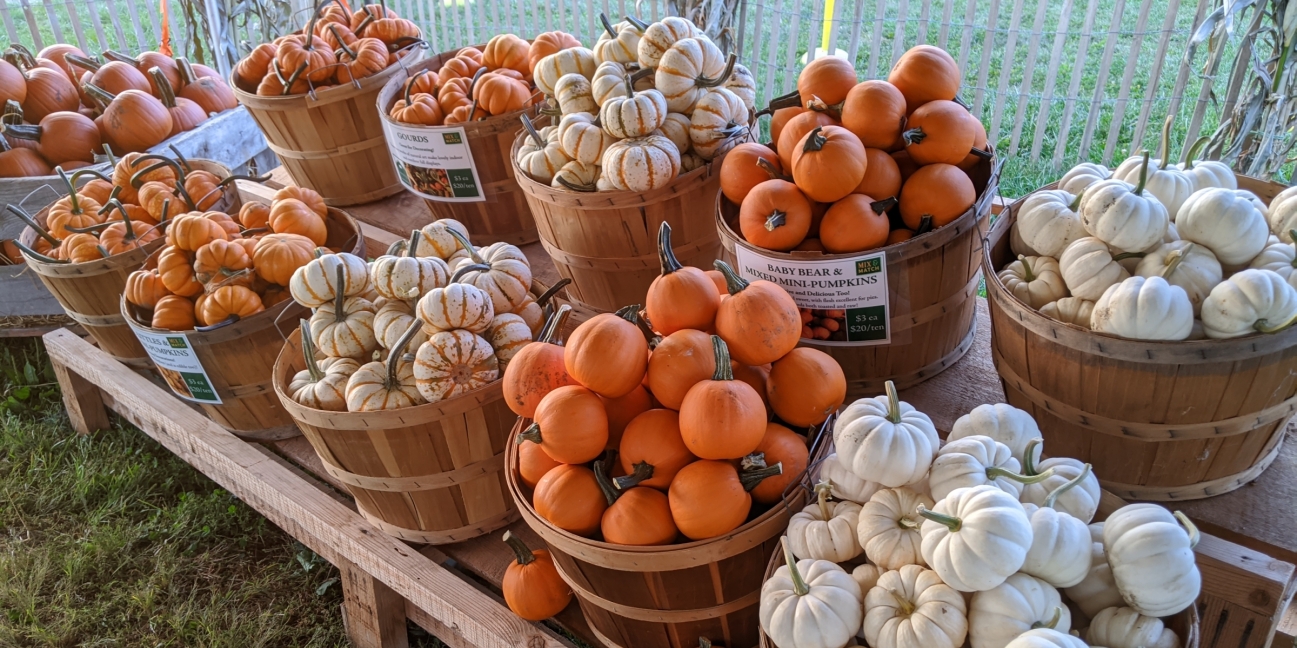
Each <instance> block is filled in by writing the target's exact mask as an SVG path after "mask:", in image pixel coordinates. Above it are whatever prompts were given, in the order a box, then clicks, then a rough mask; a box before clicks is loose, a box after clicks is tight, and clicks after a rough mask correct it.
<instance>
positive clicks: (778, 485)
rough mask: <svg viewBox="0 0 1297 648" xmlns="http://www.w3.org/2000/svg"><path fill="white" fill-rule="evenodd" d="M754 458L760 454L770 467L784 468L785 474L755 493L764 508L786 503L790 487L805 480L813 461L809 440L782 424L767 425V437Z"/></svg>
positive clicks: (777, 476) (774, 477)
mask: <svg viewBox="0 0 1297 648" xmlns="http://www.w3.org/2000/svg"><path fill="white" fill-rule="evenodd" d="M753 454H760V455H761V459H762V462H763V463H765V464H766V465H773V464H782V465H783V472H782V473H780V474H778V475H771V476H770V477H767V478H766V479H764V480H762V482H761V483H760V484H757V485H756V487H755V488H753V489H752V491H751V492H752V499H754V500H756V501H757V502H759V503H761V504H774V503H776V502H778V501H779V500H782V499H783V498H784V491H786V490H787V489H788V486H789V485H791V484H792V483H793V482H796V481H797V480H799V479H801V476H802V473H803V472H805V471H806V465H807V463H808V461H809V459H810V453H809V451H808V450H807V449H806V439H803V438H802V437H801V436H800V435H798V434H797V433H796V432H793V431H792V430H790V429H788V428H786V427H784V426H782V425H780V424H778V423H767V424H766V435H765V436H764V437H762V438H761V445H759V446H757V449H756V451H755V452H754V453H753ZM753 463H754V462H753Z"/></svg>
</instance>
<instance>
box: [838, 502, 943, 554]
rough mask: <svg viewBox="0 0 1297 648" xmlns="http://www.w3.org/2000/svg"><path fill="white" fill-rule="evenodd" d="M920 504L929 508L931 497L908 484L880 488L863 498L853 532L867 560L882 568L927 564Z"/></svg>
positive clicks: (931, 504) (931, 503)
mask: <svg viewBox="0 0 1297 648" xmlns="http://www.w3.org/2000/svg"><path fill="white" fill-rule="evenodd" d="M920 506H922V507H927V508H931V507H932V506H933V502H932V498H931V497H928V496H927V495H924V494H923V493H919V492H916V491H913V490H911V489H909V488H887V489H883V490H880V491H878V492H877V493H874V496H873V497H871V498H869V501H868V502H865V505H864V506H862V507H861V508H860V524H859V526H857V527H856V536H857V537H858V538H859V540H860V544H861V545H862V546H863V547H864V548H865V557H866V558H868V559H869V560H870V562H873V563H874V564H876V565H878V566H879V567H882V568H883V569H900V568H901V567H903V566H905V565H926V564H927V563H926V562H924V561H923V551H922V547H921V545H922V542H923V537H922V535H921V534H920V532H919V528H920V527H921V526H922V525H923V518H921V517H919V514H918V512H917V511H918V509H919V507H920Z"/></svg>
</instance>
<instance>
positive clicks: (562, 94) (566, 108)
mask: <svg viewBox="0 0 1297 648" xmlns="http://www.w3.org/2000/svg"><path fill="white" fill-rule="evenodd" d="M592 92H593V90H592V89H591V87H590V79H588V78H586V77H585V76H584V75H582V74H578V73H576V72H573V73H570V74H564V75H563V76H561V77H559V78H558V81H556V82H555V83H554V98H555V99H556V100H557V101H558V109H559V112H561V113H563V114H564V115H570V114H573V113H592V112H597V111H598V110H599V105H598V104H596V103H595V102H594V96H593V94H591V93H592Z"/></svg>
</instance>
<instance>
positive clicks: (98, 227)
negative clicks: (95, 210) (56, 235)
mask: <svg viewBox="0 0 1297 648" xmlns="http://www.w3.org/2000/svg"><path fill="white" fill-rule="evenodd" d="M109 225H112V223H108V222H104V223H95V224H94V225H87V226H85V227H68V226H66V225H65V226H63V229H65V230H67V231H69V232H72V233H73V234H98V233H99V232H102V231H104V229H105V228H107V227H108V226H109Z"/></svg>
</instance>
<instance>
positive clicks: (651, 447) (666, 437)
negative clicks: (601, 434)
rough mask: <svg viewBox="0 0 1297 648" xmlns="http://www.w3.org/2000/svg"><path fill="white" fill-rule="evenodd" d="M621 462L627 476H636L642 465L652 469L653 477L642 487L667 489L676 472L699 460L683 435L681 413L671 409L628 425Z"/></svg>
mask: <svg viewBox="0 0 1297 648" xmlns="http://www.w3.org/2000/svg"><path fill="white" fill-rule="evenodd" d="M617 459H618V461H620V462H621V468H622V471H623V472H625V473H626V474H627V475H631V474H634V473H635V471H636V467H637V466H639V465H640V464H644V465H648V466H652V468H653V474H652V476H651V477H649V478H648V479H644V480H641V481H639V482H638V483H639V485H640V486H648V487H650V488H657V489H660V490H666V489H667V488H669V487H670V486H671V480H673V479H675V476H676V473H678V472H680V469H681V468H684V467H685V466H688V465H689V464H691V463H693V462H694V461H697V460H698V457H695V456H694V454H693V453H692V452H689V448H688V447H686V446H685V442H684V439H683V438H681V436H680V414H679V413H677V412H674V411H672V410H669V409H651V410H648V411H646V412H644V413H643V414H640V415H639V416H637V417H635V419H634V420H632V421H631V422H630V424H629V425H627V426H626V432H625V434H623V435H622V438H621V443H620V444H619V445H618V453H617ZM619 479H620V478H619ZM614 481H616V480H614Z"/></svg>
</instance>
